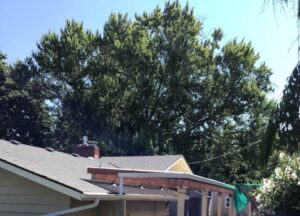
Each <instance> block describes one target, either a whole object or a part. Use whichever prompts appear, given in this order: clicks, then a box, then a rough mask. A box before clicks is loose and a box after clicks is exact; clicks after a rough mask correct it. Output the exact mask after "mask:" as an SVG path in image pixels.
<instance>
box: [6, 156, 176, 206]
mask: <svg viewBox="0 0 300 216" xmlns="http://www.w3.org/2000/svg"><path fill="white" fill-rule="evenodd" d="M0 168H1V169H4V170H6V171H8V172H10V173H13V174H15V175H17V176H21V177H23V178H25V179H28V180H30V181H32V182H35V183H37V184H40V185H42V186H44V187H47V188H49V189H52V190H54V191H57V192H59V193H62V194H64V195H66V196H69V197H72V198H74V199H77V200H92V199H101V200H107V201H108V200H124V199H126V200H152V201H153V200H156V201H172V200H176V197H174V196H160V195H147V194H130V195H123V196H119V195H116V194H108V193H92V192H90V193H88V192H85V193H84V192H82V191H79V190H76V189H73V188H70V187H68V186H66V185H64V184H62V183H60V182H56V181H54V180H52V179H49V178H47V177H46V176H42V175H39V174H37V173H34V172H32V171H29V170H26V169H24V168H22V167H19V166H17V165H15V164H12V163H10V162H8V161H5V160H3V159H0Z"/></svg>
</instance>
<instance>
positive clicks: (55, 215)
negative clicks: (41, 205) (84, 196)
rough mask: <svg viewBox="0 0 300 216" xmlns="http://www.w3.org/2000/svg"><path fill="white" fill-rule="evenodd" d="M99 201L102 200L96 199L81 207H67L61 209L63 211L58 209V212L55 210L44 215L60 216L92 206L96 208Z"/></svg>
mask: <svg viewBox="0 0 300 216" xmlns="http://www.w3.org/2000/svg"><path fill="white" fill-rule="evenodd" d="M99 201H100V200H99V199H95V201H94V202H93V203H91V204H88V205H84V206H79V207H75V208H70V209H65V210H61V211H57V212H53V213H48V214H44V216H59V215H65V214H71V213H74V212H79V211H83V210H87V209H92V208H95V207H97V206H98V204H99Z"/></svg>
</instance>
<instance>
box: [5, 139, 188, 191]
mask: <svg viewBox="0 0 300 216" xmlns="http://www.w3.org/2000/svg"><path fill="white" fill-rule="evenodd" d="M180 157H182V156H181V155H166V156H136V157H102V158H100V159H95V160H94V159H89V158H83V157H74V156H72V155H70V154H66V153H62V152H57V151H53V152H49V151H47V150H46V149H44V148H39V147H34V146H29V145H24V144H19V145H14V144H12V143H11V142H9V141H5V140H0V159H1V160H3V161H6V162H9V163H11V164H14V165H16V166H19V167H21V168H23V169H26V170H28V171H30V172H32V173H36V174H38V175H40V176H43V177H45V178H48V179H50V180H53V181H56V182H58V183H60V184H63V185H65V186H68V187H71V188H73V189H76V190H79V191H81V192H82V193H110V191H108V190H107V189H105V188H101V187H99V186H97V185H94V184H91V183H89V182H88V181H86V180H90V179H91V175H90V174H89V173H87V167H106V168H127V169H145V170H160V171H163V170H165V169H167V168H168V167H169V166H171V165H172V164H173V163H174V162H176V161H177V160H178V159H179V158H180Z"/></svg>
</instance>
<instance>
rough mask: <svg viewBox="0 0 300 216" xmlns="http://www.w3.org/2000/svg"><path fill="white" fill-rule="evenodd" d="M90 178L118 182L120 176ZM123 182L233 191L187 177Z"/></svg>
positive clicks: (171, 187) (228, 192)
mask: <svg viewBox="0 0 300 216" xmlns="http://www.w3.org/2000/svg"><path fill="white" fill-rule="evenodd" d="M92 180H95V181H105V182H116V183H118V182H119V180H120V178H119V176H118V175H115V174H92ZM124 184H127V185H135V186H140V185H143V186H149V187H161V188H169V189H177V187H187V188H188V189H189V190H201V191H202V190H207V191H216V192H221V193H227V194H233V192H234V191H232V190H229V189H226V188H222V187H218V186H215V185H210V184H206V183H202V182H197V181H193V180H188V179H169V178H124Z"/></svg>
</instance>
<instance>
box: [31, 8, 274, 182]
mask: <svg viewBox="0 0 300 216" xmlns="http://www.w3.org/2000/svg"><path fill="white" fill-rule="evenodd" d="M222 37H223V33H222V31H221V30H220V29H216V30H215V31H213V33H212V34H211V35H207V34H205V32H204V31H203V29H202V22H201V21H199V20H197V19H196V17H195V15H194V13H193V10H192V9H191V8H189V6H188V5H186V6H185V7H181V6H180V5H179V3H178V2H167V3H166V4H165V7H164V8H163V9H160V8H156V9H155V10H154V11H153V12H151V13H144V14H142V15H136V17H135V19H134V20H130V19H129V18H128V17H127V16H126V15H122V14H112V15H111V16H110V17H109V19H108V21H107V22H106V24H105V26H104V29H103V31H102V33H101V34H99V33H97V32H96V33H93V32H91V31H87V30H85V29H84V28H83V25H82V24H80V23H76V22H75V21H68V22H67V23H66V26H65V28H63V29H61V31H60V32H59V33H58V34H57V33H53V32H50V33H48V34H46V35H44V36H43V37H42V39H41V41H40V42H39V44H38V50H37V51H36V52H35V53H34V59H35V61H36V68H37V70H38V73H39V74H43V77H44V78H46V81H47V86H48V89H47V92H49V93H48V95H49V99H50V102H49V103H48V105H49V106H51V107H52V108H53V112H52V116H53V118H54V119H55V121H56V123H55V126H54V127H53V128H54V129H53V130H54V139H55V142H54V144H53V145H54V146H55V147H56V148H61V149H63V150H68V149H69V148H70V147H71V145H72V144H75V143H76V142H78V141H79V140H80V138H81V136H82V135H88V136H89V137H90V139H95V140H97V141H99V145H100V146H101V148H102V151H103V153H104V154H118V155H120V154H126V155H136V154H174V153H176V154H184V155H185V156H186V158H187V159H188V161H197V160H205V159H209V158H211V157H214V156H217V155H221V154H224V153H226V152H228V151H231V150H234V149H237V148H241V147H245V146H247V145H249V144H251V143H252V142H256V141H258V140H259V139H260V137H261V134H262V131H263V130H262V128H263V127H264V126H265V125H266V121H267V116H268V115H269V114H270V110H271V109H270V108H271V107H272V106H273V103H272V102H271V101H269V100H268V99H267V97H266V95H267V94H268V92H270V91H271V90H272V89H271V84H270V80H269V77H270V75H271V71H270V69H269V68H268V67H267V66H266V65H265V64H259V63H258V60H259V55H258V54H257V53H256V52H255V51H254V49H253V47H252V45H251V43H245V42H244V41H238V40H231V41H227V42H226V41H223V40H222ZM221 44H222V45H221ZM50 96H51V98H50ZM257 154H258V153H257V148H256V147H255V146H251V147H250V148H245V151H243V152H239V153H236V154H235V155H231V156H230V157H229V156H228V157H224V158H222V159H221V162H222V163H219V161H211V162H209V163H202V164H198V165H193V169H194V170H195V172H197V173H200V174H202V175H206V176H208V175H209V174H210V175H215V177H216V178H219V179H223V180H228V179H230V181H245V180H248V179H247V178H249V177H251V178H253V177H255V175H256V174H255V173H254V172H251V171H250V170H255V169H257V167H256V163H255V160H254V159H253V158H254V156H255V155H257ZM249 155H251V156H249ZM242 159H243V161H244V162H243V163H239V162H240V161H241V160H242ZM224 176H225V177H224Z"/></svg>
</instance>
